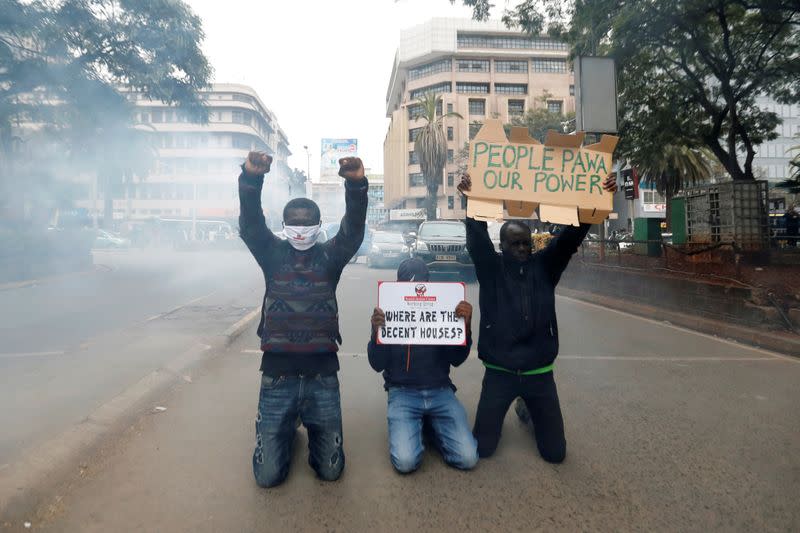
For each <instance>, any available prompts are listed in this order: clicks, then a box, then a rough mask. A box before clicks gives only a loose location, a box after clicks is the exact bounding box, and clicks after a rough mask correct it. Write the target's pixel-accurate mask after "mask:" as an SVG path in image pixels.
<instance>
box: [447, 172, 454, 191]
mask: <svg viewBox="0 0 800 533" xmlns="http://www.w3.org/2000/svg"><path fill="white" fill-rule="evenodd" d="M455 180H456V174H455V172H448V173H447V186H448V187H452V186H453V184H454V183H455Z"/></svg>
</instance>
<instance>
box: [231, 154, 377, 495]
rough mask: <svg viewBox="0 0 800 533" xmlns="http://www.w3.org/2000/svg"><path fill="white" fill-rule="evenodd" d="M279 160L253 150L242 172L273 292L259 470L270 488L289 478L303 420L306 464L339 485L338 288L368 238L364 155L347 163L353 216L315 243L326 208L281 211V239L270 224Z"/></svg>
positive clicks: (244, 197)
mask: <svg viewBox="0 0 800 533" xmlns="http://www.w3.org/2000/svg"><path fill="white" fill-rule="evenodd" d="M271 164H272V157H270V156H269V155H267V154H265V153H263V152H250V154H249V155H248V157H247V160H246V161H245V162H244V164H243V165H242V173H241V175H240V176H239V202H240V214H239V228H240V233H241V237H242V240H243V241H244V242H245V244H246V245H247V247H248V248H249V249H250V252H251V253H252V254H253V257H254V258H255V260H256V261H257V262H258V265H259V266H260V267H261V270H262V271H263V273H264V282H265V283H266V286H267V290H266V294H265V295H264V300H263V303H262V309H261V323H260V324H259V325H258V335H259V337H260V338H261V350H262V351H263V352H264V355H263V356H262V358H261V372H262V377H261V391H260V394H259V400H258V415H257V417H256V448H255V451H254V453H253V474H254V476H255V479H256V483H258V485H260V486H262V487H273V486H275V485H279V484H280V483H282V482H283V481H284V479H286V476H287V475H288V473H289V464H290V462H291V458H292V442H293V441H294V437H295V433H296V429H297V427H296V425H295V424H296V421H297V420H298V419H299V420H300V421H301V422H302V423H303V425H305V426H306V428H307V429H308V451H309V454H308V462H309V464H310V465H311V467H312V468H313V469H314V471H315V472H316V473H317V476H318V477H319V478H321V479H323V480H326V481H333V480H336V479H338V478H339V476H340V475H341V474H342V471H343V469H344V450H343V444H342V443H343V438H342V410H341V405H340V399H339V380H338V378H337V377H336V373H337V372H338V370H339V360H338V359H337V356H336V352H337V351H338V349H339V344H340V343H341V340H342V339H341V336H340V335H339V311H338V303H337V301H336V286H337V284H338V283H339V278H340V277H341V275H342V270H344V267H345V266H346V265H347V263H348V262H349V261H350V259H351V258H352V257H353V255H354V254H355V253H356V251H357V250H358V247H359V246H360V245H361V241H362V240H363V239H364V228H365V225H366V217H367V189H368V187H369V185H368V183H367V178H366V177H365V175H364V165H363V164H362V162H361V159H359V158H357V157H346V158H343V159H340V160H339V165H340V168H339V175H340V176H341V177H343V178H344V179H345V187H344V189H345V205H346V212H345V215H344V218H343V219H342V222H341V225H340V227H339V232H338V233H337V234H336V236H335V237H333V238H332V239H331V240H329V241H327V242H324V243H319V242H317V237H318V236H319V232H320V227H321V217H320V211H319V207H318V206H317V204H316V203H314V202H313V201H312V200H309V199H308V198H295V199H293V200H290V201H289V203H287V204H286V206H285V207H284V209H283V224H284V230H283V232H284V234H285V235H286V240H282V239H279V238H278V237H276V236H275V235H274V234H273V233H272V232H271V231H270V230H269V228H268V227H267V224H266V221H265V219H264V212H263V210H262V208H261V188H262V186H263V185H264V175H265V174H266V173H268V172H269V170H270V165H271Z"/></svg>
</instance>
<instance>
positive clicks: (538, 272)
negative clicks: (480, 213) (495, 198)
mask: <svg viewBox="0 0 800 533" xmlns="http://www.w3.org/2000/svg"><path fill="white" fill-rule="evenodd" d="M466 226H467V249H468V250H469V253H470V256H471V257H472V261H473V263H475V272H476V274H477V277H478V282H479V283H480V311H481V322H480V333H479V334H478V357H479V358H480V359H482V360H483V361H485V362H487V363H490V364H493V365H497V366H500V367H502V368H505V369H507V370H511V371H520V372H524V371H528V370H535V369H537V368H542V367H545V366H548V365H549V364H551V363H552V362H553V361H554V360H555V358H556V356H557V355H558V322H557V321H556V306H555V288H556V285H557V284H558V281H559V280H560V279H561V274H562V273H563V272H564V269H566V268H567V264H568V263H569V260H570V258H571V257H572V255H573V254H574V253H575V252H576V251H577V250H578V247H579V246H580V244H581V242H582V241H583V239H584V237H586V234H587V233H588V232H589V228H590V225H589V224H581V225H580V226H579V227H574V226H566V227H565V228H564V229H563V230H562V231H561V233H560V234H559V235H558V236H557V237H554V238H553V240H552V241H550V243H549V244H548V246H547V247H546V248H545V249H544V250H541V251H539V252H536V253H534V254H532V255H531V257H530V258H529V259H528V260H526V261H524V262H517V261H514V260H513V259H510V258H507V257H505V256H503V255H501V254H498V253H497V252H496V251H495V249H494V245H493V243H492V241H491V239H490V238H489V233H488V231H487V227H486V223H485V222H479V221H477V220H474V219H471V218H467V219H466Z"/></svg>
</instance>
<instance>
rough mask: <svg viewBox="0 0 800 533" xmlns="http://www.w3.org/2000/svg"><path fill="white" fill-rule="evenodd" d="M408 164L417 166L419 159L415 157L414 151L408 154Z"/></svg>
mask: <svg viewBox="0 0 800 533" xmlns="http://www.w3.org/2000/svg"><path fill="white" fill-rule="evenodd" d="M408 164H409V165H419V157H417V152H415V151H414V150H411V151H410V152H408Z"/></svg>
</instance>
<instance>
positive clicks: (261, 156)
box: [244, 152, 272, 176]
mask: <svg viewBox="0 0 800 533" xmlns="http://www.w3.org/2000/svg"><path fill="white" fill-rule="evenodd" d="M270 165H272V156H270V155H267V153H266V152H250V153H249V154H247V159H246V160H245V162H244V171H245V172H247V173H248V174H255V175H257V176H260V175H262V174H266V173H267V172H269V167H270Z"/></svg>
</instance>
